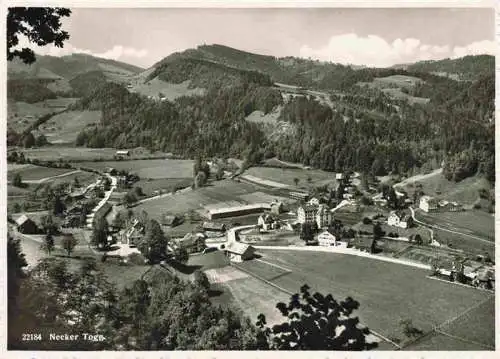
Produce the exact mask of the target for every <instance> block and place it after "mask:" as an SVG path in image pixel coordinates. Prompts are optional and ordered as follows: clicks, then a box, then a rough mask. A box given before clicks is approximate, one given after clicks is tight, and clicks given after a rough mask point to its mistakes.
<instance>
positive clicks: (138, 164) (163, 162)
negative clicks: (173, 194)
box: [80, 159, 193, 179]
mask: <svg viewBox="0 0 500 359" xmlns="http://www.w3.org/2000/svg"><path fill="white" fill-rule="evenodd" d="M80 165H81V166H82V167H88V168H93V169H96V170H99V171H102V170H105V169H106V168H109V167H112V168H114V169H116V170H126V171H129V172H134V173H137V175H139V177H140V178H152V179H158V178H191V177H192V176H193V161H191V160H173V159H160V160H158V159H157V160H135V161H104V162H81V163H80Z"/></svg>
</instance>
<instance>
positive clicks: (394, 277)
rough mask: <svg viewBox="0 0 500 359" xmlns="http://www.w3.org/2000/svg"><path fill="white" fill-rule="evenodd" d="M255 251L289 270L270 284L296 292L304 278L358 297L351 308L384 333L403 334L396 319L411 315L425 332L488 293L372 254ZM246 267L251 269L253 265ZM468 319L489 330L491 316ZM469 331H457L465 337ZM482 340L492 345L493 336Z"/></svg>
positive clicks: (322, 287)
mask: <svg viewBox="0 0 500 359" xmlns="http://www.w3.org/2000/svg"><path fill="white" fill-rule="evenodd" d="M259 253H260V254H262V258H261V259H262V260H265V261H266V262H270V263H273V264H277V265H279V266H282V267H286V268H287V269H290V270H291V271H292V272H290V273H287V274H286V275H282V276H279V277H277V278H276V279H272V280H271V282H272V283H273V284H275V285H278V286H279V287H281V288H283V289H285V290H288V291H290V292H298V290H299V288H300V286H301V285H303V284H308V285H309V286H310V287H311V288H312V289H311V290H312V291H319V292H320V293H323V294H329V293H330V294H332V295H333V297H334V298H335V299H337V300H343V299H344V298H346V297H347V296H352V298H354V300H357V301H358V302H359V303H360V308H359V310H358V311H357V314H358V315H359V318H360V320H361V322H362V323H363V324H366V325H367V326H368V327H369V328H370V329H372V330H375V331H377V332H379V333H381V334H382V335H384V336H385V337H388V338H399V339H400V340H404V339H405V337H404V334H403V333H402V328H401V327H400V326H399V324H398V323H399V321H400V320H401V319H411V320H412V321H413V324H414V325H415V327H417V328H419V329H421V330H423V331H424V332H426V331H429V330H431V329H432V328H433V326H435V325H440V324H442V323H444V322H445V321H447V320H450V319H453V318H457V317H458V318H460V316H461V315H462V314H464V313H466V312H467V310H469V309H470V308H472V307H474V306H476V305H478V304H479V303H481V302H483V301H485V300H490V298H491V297H493V296H492V295H490V294H487V293H485V292H481V291H478V290H476V289H473V288H468V287H462V286H454V285H447V284H446V283H444V284H443V283H441V282H439V281H435V280H431V279H428V278H427V275H428V274H429V273H428V271H426V270H423V269H418V268H415V267H410V266H405V265H400V264H395V263H390V262H383V261H379V260H375V259H369V258H362V257H357V256H352V255H341V254H335V253H318V252H306V251H304V252H301V251H286V250H267V249H260V250H259ZM248 270H250V271H252V270H253V266H250V267H249V268H248ZM395 298H398V300H394V299H395ZM479 310H480V312H481V310H482V309H479ZM484 310H488V309H487V308H486V309H484ZM478 315H479V314H478ZM472 324H473V326H470V327H469V332H470V333H472V332H474V331H475V330H476V329H475V327H476V326H477V327H478V328H477V330H481V331H486V332H487V333H494V330H495V327H494V325H492V324H491V321H490V322H477V321H474V322H473V323H472ZM470 333H467V331H465V332H464V333H461V335H463V336H464V337H465V339H467V338H469V336H470V335H471V334H470ZM490 337H491V336H490ZM490 337H488V338H490ZM493 338H494V335H493ZM488 340H489V339H488ZM488 344H490V345H494V341H493V343H491V342H489V343H488ZM434 349H438V348H434Z"/></svg>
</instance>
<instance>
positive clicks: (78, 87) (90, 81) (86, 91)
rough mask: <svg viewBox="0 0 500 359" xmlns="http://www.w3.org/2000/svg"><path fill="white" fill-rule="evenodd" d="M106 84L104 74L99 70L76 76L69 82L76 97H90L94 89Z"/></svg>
mask: <svg viewBox="0 0 500 359" xmlns="http://www.w3.org/2000/svg"><path fill="white" fill-rule="evenodd" d="M106 82H107V80H106V76H105V75H104V72H102V71H100V70H95V71H89V72H85V73H82V74H78V75H76V76H75V77H74V78H72V79H71V80H70V81H69V84H70V86H71V88H72V90H73V95H74V96H76V97H80V96H87V95H91V94H92V93H93V92H94V91H95V89H96V88H98V87H100V86H101V85H103V84H105V83H106Z"/></svg>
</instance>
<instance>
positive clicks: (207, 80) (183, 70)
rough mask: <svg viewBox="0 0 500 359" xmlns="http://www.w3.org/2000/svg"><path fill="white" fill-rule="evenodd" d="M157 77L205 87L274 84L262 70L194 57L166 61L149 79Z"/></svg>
mask: <svg viewBox="0 0 500 359" xmlns="http://www.w3.org/2000/svg"><path fill="white" fill-rule="evenodd" d="M155 77H158V78H159V79H160V80H163V81H167V82H171V83H181V82H184V81H186V80H190V81H191V85H192V86H195V87H203V88H211V87H214V88H216V87H222V86H233V85H235V84H243V83H247V82H251V83H257V84H259V85H262V86H270V85H271V84H272V83H271V79H270V78H269V76H267V75H264V74H263V73H261V72H258V71H252V70H242V69H238V68H234V67H228V66H225V65H222V64H219V63H216V62H211V61H206V60H200V59H194V58H184V59H179V60H175V61H169V62H164V63H162V64H160V65H159V66H157V67H155V69H154V71H153V72H152V73H151V74H150V76H148V80H151V79H153V78H155Z"/></svg>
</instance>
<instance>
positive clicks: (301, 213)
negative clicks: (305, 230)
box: [297, 204, 317, 224]
mask: <svg viewBox="0 0 500 359" xmlns="http://www.w3.org/2000/svg"><path fill="white" fill-rule="evenodd" d="M316 212H317V206H311V205H309V204H308V205H305V206H300V207H299V209H298V210H297V219H298V221H299V223H301V224H304V223H314V222H315V221H316Z"/></svg>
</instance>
